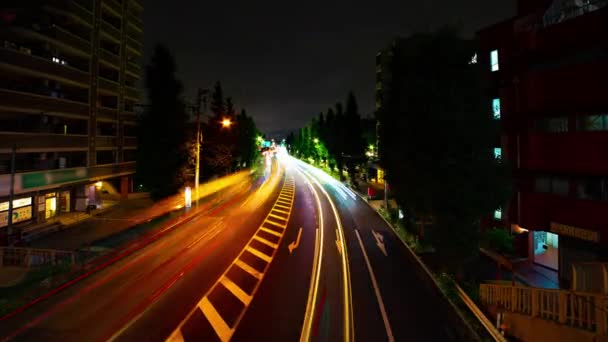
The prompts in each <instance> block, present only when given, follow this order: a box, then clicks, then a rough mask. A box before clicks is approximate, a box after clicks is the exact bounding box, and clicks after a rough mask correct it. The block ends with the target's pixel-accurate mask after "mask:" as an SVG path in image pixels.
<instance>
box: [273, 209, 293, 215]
mask: <svg viewBox="0 0 608 342" xmlns="http://www.w3.org/2000/svg"><path fill="white" fill-rule="evenodd" d="M271 211H276V212H278V213H281V214H287V215H289V214H290V213H289V211H285V210H281V209H275V208H272V210H271Z"/></svg>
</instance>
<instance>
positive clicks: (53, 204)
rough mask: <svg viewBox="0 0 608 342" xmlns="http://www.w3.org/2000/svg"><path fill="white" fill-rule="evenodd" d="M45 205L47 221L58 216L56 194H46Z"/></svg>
mask: <svg viewBox="0 0 608 342" xmlns="http://www.w3.org/2000/svg"><path fill="white" fill-rule="evenodd" d="M49 195H50V196H49ZM44 205H45V212H44V217H45V218H46V219H49V218H51V217H54V216H55V215H57V196H55V193H52V194H46V198H45V200H44Z"/></svg>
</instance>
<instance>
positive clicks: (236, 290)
mask: <svg viewBox="0 0 608 342" xmlns="http://www.w3.org/2000/svg"><path fill="white" fill-rule="evenodd" d="M220 283H222V285H224V287H225V288H227V289H228V291H230V292H232V294H233V295H234V296H235V297H236V298H238V299H239V300H240V301H241V302H243V304H245V305H249V303H250V302H251V296H250V295H248V294H247V293H245V291H243V289H241V288H240V287H239V286H238V285H237V284H235V283H234V282H233V281H232V280H230V279H228V277H226V276H223V277H222V280H220Z"/></svg>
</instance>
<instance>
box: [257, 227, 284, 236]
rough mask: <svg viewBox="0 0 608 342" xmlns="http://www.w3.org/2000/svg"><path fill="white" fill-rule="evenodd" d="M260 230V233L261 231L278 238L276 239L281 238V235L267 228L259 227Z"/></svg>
mask: <svg viewBox="0 0 608 342" xmlns="http://www.w3.org/2000/svg"><path fill="white" fill-rule="evenodd" d="M260 230H261V231H263V232H266V233H268V234H272V235H274V236H278V237H281V236H282V235H281V233H277V232H275V231H274V230H272V229H268V228H266V227H260Z"/></svg>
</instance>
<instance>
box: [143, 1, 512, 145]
mask: <svg viewBox="0 0 608 342" xmlns="http://www.w3.org/2000/svg"><path fill="white" fill-rule="evenodd" d="M355 3H356V5H355ZM144 4H145V11H144V24H145V44H146V58H145V60H146V61H147V60H148V56H149V54H150V51H151V50H152V48H153V46H154V45H155V44H156V43H158V42H161V43H163V44H166V45H167V46H169V48H171V49H172V50H173V52H174V54H175V56H176V59H177V64H178V68H179V77H180V79H181V80H182V81H183V82H184V86H185V94H186V95H187V97H188V98H193V94H194V93H195V89H196V88H197V87H210V86H211V85H212V84H213V83H214V82H215V80H220V81H221V82H222V85H223V86H224V92H225V94H226V95H228V96H232V97H233V99H234V100H235V102H236V104H237V106H238V107H244V108H246V109H247V111H248V113H249V114H251V115H253V116H254V118H255V120H256V123H257V125H258V127H259V128H260V129H261V130H262V131H264V132H266V133H273V132H274V133H277V132H280V131H288V130H290V129H294V128H298V127H301V126H303V125H304V124H306V123H307V122H308V121H309V120H310V118H311V117H312V116H313V115H316V114H318V113H319V112H320V111H325V110H326V109H327V107H328V106H330V105H333V104H334V103H335V102H336V101H338V100H342V101H344V100H345V98H346V94H347V92H348V91H349V90H353V91H354V92H355V95H356V96H357V98H358V100H359V106H360V111H361V113H362V114H363V115H371V114H372V113H373V108H374V105H373V103H374V99H373V96H374V82H375V81H374V78H375V54H376V52H377V51H378V50H379V49H380V48H382V47H383V46H385V45H386V44H387V43H388V42H389V41H390V39H391V38H392V37H394V36H397V35H408V34H409V33H411V32H415V31H429V30H434V29H436V28H438V27H440V26H442V25H444V24H452V25H458V27H460V28H461V30H462V33H463V35H465V36H472V35H473V34H474V32H475V31H477V30H478V29H479V28H482V27H484V26H487V25H489V24H492V23H495V22H498V21H501V20H504V19H507V18H509V17H511V16H512V15H513V13H514V6H515V5H514V4H515V0H498V1H487V0H464V1H453V0H418V1H408V0H400V1H397V0H393V1H387V0H374V1H365V2H362V1H332V0H327V1H314V0H309V1H297V2H295V1H281V2H276V3H275V1H229V0H228V1H223V0H208V1H200V0H182V1H145V2H144Z"/></svg>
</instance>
